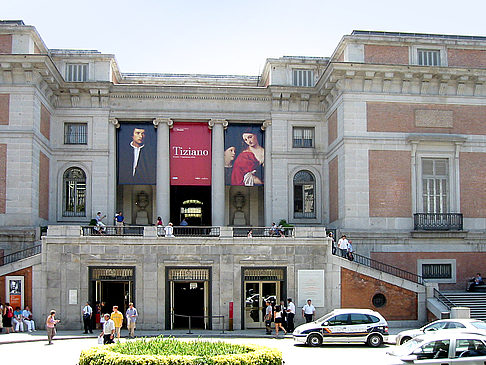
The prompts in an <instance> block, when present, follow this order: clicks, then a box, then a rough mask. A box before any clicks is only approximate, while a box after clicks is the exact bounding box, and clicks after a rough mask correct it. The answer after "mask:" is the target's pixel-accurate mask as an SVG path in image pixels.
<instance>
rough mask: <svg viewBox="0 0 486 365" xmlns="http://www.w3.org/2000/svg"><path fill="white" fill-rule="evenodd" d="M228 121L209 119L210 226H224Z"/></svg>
mask: <svg viewBox="0 0 486 365" xmlns="http://www.w3.org/2000/svg"><path fill="white" fill-rule="evenodd" d="M227 126H228V121H226V120H224V119H211V120H210V121H209V122H208V127H209V129H212V133H211V150H212V154H211V225H213V226H224V204H225V201H224V195H225V194H224V129H226V127H227Z"/></svg>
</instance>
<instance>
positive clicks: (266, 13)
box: [0, 0, 486, 75]
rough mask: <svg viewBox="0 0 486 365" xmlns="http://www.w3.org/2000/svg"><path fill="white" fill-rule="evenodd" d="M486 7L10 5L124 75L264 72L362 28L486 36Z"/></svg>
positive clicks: (250, 2)
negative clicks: (269, 63) (271, 63)
mask: <svg viewBox="0 0 486 365" xmlns="http://www.w3.org/2000/svg"><path fill="white" fill-rule="evenodd" d="M485 13H486V1H484V0H482V1H477V0H471V1H464V2H457V1H454V2H453V1H451V0H444V1H433V0H432V1H418V0H408V1H372V0H371V1H370V0H368V1H356V0H345V1H328V0H321V1H319V0H301V1H289V0H279V1H277V0H268V1H265V0H259V1H257V0H239V1H232V0H226V1H220V0H171V1H167V0H158V1H157V0H139V1H127V0H119V1H112V0H98V1H93V0H86V1H65V0H64V1H60V0H52V1H51V0H45V1H39V0H24V1H23V0H18V1H7V0H4V1H3V3H2V5H1V7H0V19H3V20H7V19H8V20H13V19H16V20H17V19H22V20H23V21H24V22H25V24H27V25H33V26H35V27H36V28H37V31H38V32H39V34H40V35H41V37H42V38H43V40H44V42H45V43H46V45H47V47H49V48H74V49H97V50H99V51H101V52H102V53H112V54H114V55H115V57H116V59H117V61H118V65H119V67H120V70H121V71H122V72H162V73H208V74H238V75H258V74H259V73H260V71H261V69H262V68H263V65H264V63H265V60H266V59H267V58H274V57H281V56H284V55H285V56H320V57H326V56H330V55H331V54H332V52H333V50H334V49H335V47H336V46H337V44H338V42H339V40H340V39H341V38H342V36H343V35H345V34H349V33H351V31H352V30H353V29H360V30H380V31H400V32H416V33H440V34H462V35H482V36H484V35H486V28H485V20H484V16H485Z"/></svg>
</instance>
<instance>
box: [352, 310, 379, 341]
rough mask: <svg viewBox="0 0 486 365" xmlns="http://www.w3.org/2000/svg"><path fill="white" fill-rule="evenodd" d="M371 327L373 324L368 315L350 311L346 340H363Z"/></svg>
mask: <svg viewBox="0 0 486 365" xmlns="http://www.w3.org/2000/svg"><path fill="white" fill-rule="evenodd" d="M371 327H373V326H372V323H370V320H369V318H368V316H366V315H365V314H362V313H351V314H350V315H349V324H348V326H347V332H348V342H365V341H366V336H368V331H369V329H370V328H371Z"/></svg>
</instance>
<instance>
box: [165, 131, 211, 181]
mask: <svg viewBox="0 0 486 365" xmlns="http://www.w3.org/2000/svg"><path fill="white" fill-rule="evenodd" d="M170 183H171V185H199V186H210V185H211V130H210V129H209V128H208V125H207V124H206V123H175V125H174V127H173V128H172V129H171V131H170Z"/></svg>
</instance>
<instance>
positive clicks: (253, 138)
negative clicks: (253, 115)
mask: <svg viewBox="0 0 486 365" xmlns="http://www.w3.org/2000/svg"><path fill="white" fill-rule="evenodd" d="M264 147H265V144H264V134H263V131H262V129H261V126H260V125H257V124H230V125H229V126H228V128H227V129H226V131H225V138H224V170H225V184H226V185H240V186H261V185H263V183H264V176H263V170H264V162H265V148H264Z"/></svg>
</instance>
